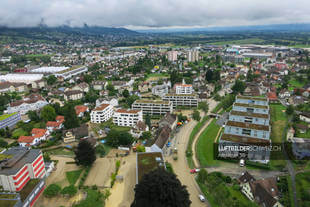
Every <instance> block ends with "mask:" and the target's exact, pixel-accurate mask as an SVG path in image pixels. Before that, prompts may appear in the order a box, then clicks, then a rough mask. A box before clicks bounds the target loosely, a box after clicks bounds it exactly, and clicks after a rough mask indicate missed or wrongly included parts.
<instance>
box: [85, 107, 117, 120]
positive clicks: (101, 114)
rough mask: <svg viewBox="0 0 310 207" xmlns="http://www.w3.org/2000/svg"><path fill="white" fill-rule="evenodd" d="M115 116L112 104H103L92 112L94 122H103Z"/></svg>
mask: <svg viewBox="0 0 310 207" xmlns="http://www.w3.org/2000/svg"><path fill="white" fill-rule="evenodd" d="M112 116H113V106H112V105H110V104H101V105H100V106H98V107H96V108H95V109H94V110H92V112H91V113H90V118H91V122H92V123H103V122H106V121H108V120H109V119H110V118H111V117H112Z"/></svg>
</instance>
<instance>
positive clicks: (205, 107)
mask: <svg viewBox="0 0 310 207" xmlns="http://www.w3.org/2000/svg"><path fill="white" fill-rule="evenodd" d="M198 109H201V110H202V111H203V112H205V113H208V111H209V104H207V102H199V104H198Z"/></svg>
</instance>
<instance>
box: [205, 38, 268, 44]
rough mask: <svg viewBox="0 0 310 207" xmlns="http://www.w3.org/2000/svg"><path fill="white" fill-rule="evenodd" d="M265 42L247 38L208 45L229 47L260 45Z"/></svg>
mask: <svg viewBox="0 0 310 207" xmlns="http://www.w3.org/2000/svg"><path fill="white" fill-rule="evenodd" d="M264 42H265V40H262V39H259V38H248V39H242V40H232V41H220V42H211V43H209V44H213V45H229V44H241V45H242V44H262V43H264Z"/></svg>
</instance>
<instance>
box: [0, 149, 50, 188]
mask: <svg viewBox="0 0 310 207" xmlns="http://www.w3.org/2000/svg"><path fill="white" fill-rule="evenodd" d="M0 156H1V159H2V160H1V161H0V186H2V188H3V190H5V191H10V192H17V191H21V190H22V189H23V187H24V186H25V185H26V184H27V183H28V181H29V180H30V179H36V178H43V177H44V176H45V164H44V160H43V155H42V152H41V150H39V149H29V148H26V147H14V148H10V149H8V150H6V151H5V152H3V153H1V154H0Z"/></svg>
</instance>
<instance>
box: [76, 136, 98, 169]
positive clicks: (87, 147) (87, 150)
mask: <svg viewBox="0 0 310 207" xmlns="http://www.w3.org/2000/svg"><path fill="white" fill-rule="evenodd" d="M74 159H75V162H76V164H77V165H83V166H91V165H92V164H93V163H94V162H95V160H96V151H95V148H94V147H93V146H92V145H91V143H90V142H89V141H87V140H85V139H83V140H81V141H80V142H79V144H78V146H77V149H76V151H75V158H74Z"/></svg>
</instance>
